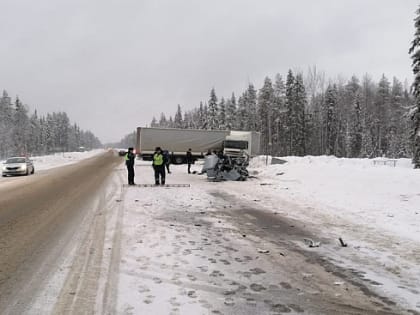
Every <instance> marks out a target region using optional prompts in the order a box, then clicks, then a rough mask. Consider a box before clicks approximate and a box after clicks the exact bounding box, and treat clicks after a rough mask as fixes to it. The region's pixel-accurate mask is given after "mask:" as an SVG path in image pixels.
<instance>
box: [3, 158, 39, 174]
mask: <svg viewBox="0 0 420 315" xmlns="http://www.w3.org/2000/svg"><path fill="white" fill-rule="evenodd" d="M33 173H35V167H34V164H33V163H32V161H31V160H30V159H28V158H27V157H11V158H8V159H7V160H6V162H4V163H3V167H2V176H3V177H5V176H8V175H29V174H33Z"/></svg>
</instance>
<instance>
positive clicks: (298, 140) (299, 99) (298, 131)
mask: <svg viewBox="0 0 420 315" xmlns="http://www.w3.org/2000/svg"><path fill="white" fill-rule="evenodd" d="M293 90H294V94H295V96H294V99H295V106H294V109H295V112H296V114H295V118H296V121H295V126H294V128H295V132H294V134H295V144H294V148H295V149H294V151H295V154H296V155H298V156H304V155H305V154H306V146H305V144H306V114H305V113H306V101H307V100H306V91H305V85H304V84H303V76H302V74H301V73H298V74H297V75H296V79H295V83H294V87H293Z"/></svg>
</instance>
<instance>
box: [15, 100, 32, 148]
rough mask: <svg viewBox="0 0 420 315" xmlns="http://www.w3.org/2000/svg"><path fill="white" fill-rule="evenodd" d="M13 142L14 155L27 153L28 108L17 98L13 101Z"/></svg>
mask: <svg viewBox="0 0 420 315" xmlns="http://www.w3.org/2000/svg"><path fill="white" fill-rule="evenodd" d="M13 122H14V125H13V134H12V138H13V142H14V153H15V154H16V155H27V154H28V153H29V152H28V150H27V149H28V148H27V146H28V139H29V132H30V129H29V118H28V109H27V108H26V106H25V105H23V104H22V102H21V101H20V100H19V98H18V97H17V98H16V101H15V112H14V115H13Z"/></svg>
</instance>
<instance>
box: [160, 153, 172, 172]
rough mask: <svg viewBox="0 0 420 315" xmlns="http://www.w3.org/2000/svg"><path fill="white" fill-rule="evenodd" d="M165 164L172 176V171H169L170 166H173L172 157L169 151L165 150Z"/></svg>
mask: <svg viewBox="0 0 420 315" xmlns="http://www.w3.org/2000/svg"><path fill="white" fill-rule="evenodd" d="M162 154H163V163H164V164H165V167H166V170H167V171H168V174H171V171H170V170H169V164H171V157H170V155H169V151H168V150H163V152H162Z"/></svg>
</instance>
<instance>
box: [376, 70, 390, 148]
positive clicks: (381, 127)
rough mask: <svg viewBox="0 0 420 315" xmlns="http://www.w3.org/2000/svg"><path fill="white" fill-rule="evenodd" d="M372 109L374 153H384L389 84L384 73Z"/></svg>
mask: <svg viewBox="0 0 420 315" xmlns="http://www.w3.org/2000/svg"><path fill="white" fill-rule="evenodd" d="M374 104H375V109H374V113H373V114H374V125H375V128H374V139H375V143H374V145H375V155H376V156H382V155H386V153H387V150H388V142H387V137H386V134H387V130H388V129H389V128H388V119H389V108H390V84H389V81H388V79H387V78H386V77H385V75H382V78H381V80H380V81H379V84H378V90H377V94H376V98H375V103H374Z"/></svg>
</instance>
